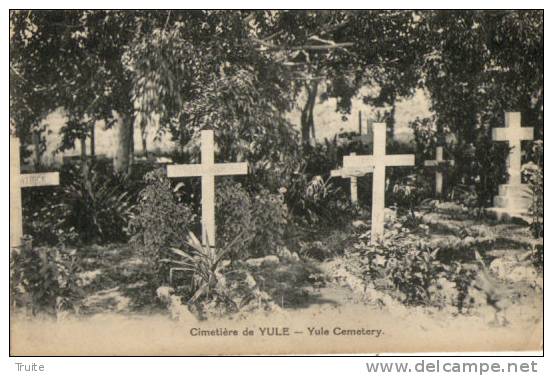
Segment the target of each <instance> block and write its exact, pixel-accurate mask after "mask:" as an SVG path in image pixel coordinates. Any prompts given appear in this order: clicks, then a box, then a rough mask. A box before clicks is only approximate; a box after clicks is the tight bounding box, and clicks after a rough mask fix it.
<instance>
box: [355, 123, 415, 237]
mask: <svg viewBox="0 0 553 376" xmlns="http://www.w3.org/2000/svg"><path fill="white" fill-rule="evenodd" d="M413 165H415V156H414V155H413V154H396V155H386V124H385V123H374V124H373V155H358V156H345V157H344V170H346V171H351V170H353V169H363V168H365V169H366V168H369V167H372V168H373V171H372V172H373V194H372V220H371V242H372V243H375V242H377V241H378V240H380V239H381V238H382V234H383V233H384V204H385V192H386V167H387V166H390V167H391V166H413Z"/></svg>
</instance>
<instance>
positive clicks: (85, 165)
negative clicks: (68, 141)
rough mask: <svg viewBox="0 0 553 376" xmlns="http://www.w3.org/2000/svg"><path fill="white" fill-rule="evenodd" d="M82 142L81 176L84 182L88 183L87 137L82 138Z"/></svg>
mask: <svg viewBox="0 0 553 376" xmlns="http://www.w3.org/2000/svg"><path fill="white" fill-rule="evenodd" d="M80 141H81V176H82V177H83V181H84V182H85V183H88V160H87V158H86V136H85V135H83V136H81V138H80Z"/></svg>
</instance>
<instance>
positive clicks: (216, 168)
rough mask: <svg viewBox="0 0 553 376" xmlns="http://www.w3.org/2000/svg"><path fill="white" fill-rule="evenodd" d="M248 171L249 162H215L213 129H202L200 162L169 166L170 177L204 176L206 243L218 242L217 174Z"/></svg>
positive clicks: (204, 229) (240, 173)
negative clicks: (216, 210) (216, 221)
mask: <svg viewBox="0 0 553 376" xmlns="http://www.w3.org/2000/svg"><path fill="white" fill-rule="evenodd" d="M247 173H248V164H247V163H215V144H214V140H213V131H212V130H203V131H201V163H200V164H190V165H168V166H167V176H168V177H170V178H181V177H193V176H200V177H201V178H202V242H203V244H204V245H209V246H215V244H216V243H215V176H222V175H247ZM206 236H207V238H206ZM208 241H209V244H208Z"/></svg>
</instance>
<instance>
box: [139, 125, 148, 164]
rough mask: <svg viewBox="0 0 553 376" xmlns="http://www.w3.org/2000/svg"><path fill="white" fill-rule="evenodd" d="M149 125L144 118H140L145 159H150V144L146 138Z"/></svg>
mask: <svg viewBox="0 0 553 376" xmlns="http://www.w3.org/2000/svg"><path fill="white" fill-rule="evenodd" d="M147 125H148V122H147V121H146V119H144V117H141V118H140V139H141V140H142V152H143V153H144V156H145V157H148V144H147V139H146V137H147V136H148V135H147V133H146V127H147Z"/></svg>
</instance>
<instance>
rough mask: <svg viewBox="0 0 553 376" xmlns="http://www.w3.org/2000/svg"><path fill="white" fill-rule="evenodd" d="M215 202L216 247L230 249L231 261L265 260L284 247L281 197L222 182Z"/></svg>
mask: <svg viewBox="0 0 553 376" xmlns="http://www.w3.org/2000/svg"><path fill="white" fill-rule="evenodd" d="M216 201H217V202H216V206H217V211H216V221H217V245H218V246H219V247H230V249H229V252H230V256H231V258H232V259H245V258H248V257H257V256H264V255H267V254H270V253H274V252H275V251H276V249H277V247H279V246H281V245H283V244H284V239H285V231H286V226H287V223H288V219H287V216H288V213H287V209H286V205H284V200H283V197H282V195H281V194H275V193H270V192H269V191H267V190H266V189H261V191H259V192H257V193H249V192H248V191H246V190H245V189H244V188H243V187H242V185H241V184H239V183H232V182H230V181H222V182H221V183H220V184H219V185H218V187H217V196H216ZM231 244H232V245H231Z"/></svg>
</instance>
